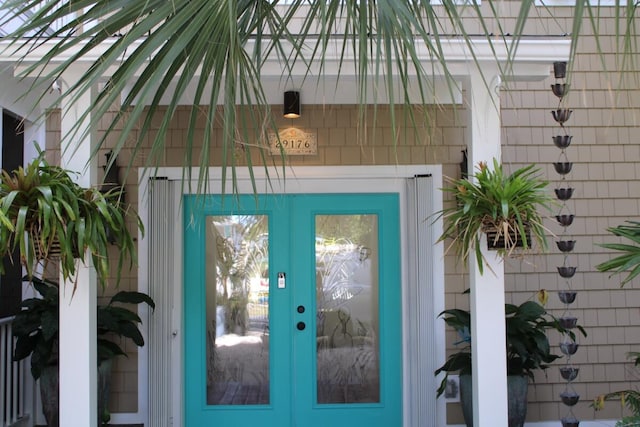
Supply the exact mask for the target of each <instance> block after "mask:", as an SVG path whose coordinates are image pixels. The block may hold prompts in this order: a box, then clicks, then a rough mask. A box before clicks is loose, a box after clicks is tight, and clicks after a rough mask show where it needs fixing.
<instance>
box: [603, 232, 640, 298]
mask: <svg viewBox="0 0 640 427" xmlns="http://www.w3.org/2000/svg"><path fill="white" fill-rule="evenodd" d="M607 231H608V232H610V233H611V234H613V235H614V236H618V237H621V238H624V239H627V240H630V241H631V243H630V244H628V243H602V244H600V245H599V246H601V247H603V248H605V249H611V250H613V251H617V252H620V254H619V255H618V256H616V257H614V258H612V259H610V260H609V261H605V262H603V263H600V264H598V265H596V268H597V269H598V271H603V272H605V271H609V272H611V275H610V276H609V277H611V276H613V275H614V274H621V273H625V272H628V274H627V276H626V277H625V278H624V279H623V280H622V282H621V283H620V286H624V285H625V284H627V283H629V282H630V281H631V280H633V279H634V278H635V277H637V276H638V275H639V274H640V222H637V221H627V225H625V224H622V225H619V226H617V227H609V228H607Z"/></svg>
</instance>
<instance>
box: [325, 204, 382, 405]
mask: <svg viewBox="0 0 640 427" xmlns="http://www.w3.org/2000/svg"><path fill="white" fill-rule="evenodd" d="M315 229H316V232H315V241H316V245H315V259H316V339H317V343H318V345H317V354H316V360H317V362H316V369H317V372H316V378H317V403H319V404H325V403H376V402H379V401H380V371H379V351H378V350H379V349H378V338H379V319H378V256H377V254H378V250H377V249H378V218H377V215H316V219H315Z"/></svg>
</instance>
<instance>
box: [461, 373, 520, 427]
mask: <svg viewBox="0 0 640 427" xmlns="http://www.w3.org/2000/svg"><path fill="white" fill-rule="evenodd" d="M528 389H529V380H528V378H527V377H524V376H520V375H509V376H507V395H508V396H509V400H508V408H509V410H508V412H509V416H508V418H509V427H522V426H523V425H524V420H525V418H526V417H527V391H528ZM471 390H472V384H471V375H460V404H461V405H462V415H463V417H464V422H465V424H466V425H467V427H473V396H472V391H471Z"/></svg>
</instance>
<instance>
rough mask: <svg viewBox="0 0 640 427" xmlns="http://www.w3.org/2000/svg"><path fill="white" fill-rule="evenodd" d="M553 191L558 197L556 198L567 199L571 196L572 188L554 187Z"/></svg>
mask: <svg viewBox="0 0 640 427" xmlns="http://www.w3.org/2000/svg"><path fill="white" fill-rule="evenodd" d="M554 191H555V192H556V197H557V198H558V200H562V201H565V200H569V199H570V198H571V196H573V188H571V187H568V188H556V189H555V190H554Z"/></svg>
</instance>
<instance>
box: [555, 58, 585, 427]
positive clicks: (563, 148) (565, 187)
mask: <svg viewBox="0 0 640 427" xmlns="http://www.w3.org/2000/svg"><path fill="white" fill-rule="evenodd" d="M566 71H567V63H566V62H556V63H554V64H553V73H554V76H555V78H556V82H555V83H554V84H552V85H551V90H552V91H553V94H554V95H555V96H556V97H558V99H559V101H558V108H557V109H556V110H553V111H551V114H552V115H553V119H554V120H555V121H556V123H558V124H559V125H560V130H561V132H560V133H559V134H558V135H556V136H554V137H553V143H554V145H555V146H556V147H557V148H559V149H560V155H559V157H558V161H557V162H555V163H553V166H554V168H555V170H556V172H557V173H558V174H559V175H560V176H561V179H560V181H559V183H558V186H557V188H556V189H555V193H556V197H557V198H558V200H560V202H561V208H560V210H559V212H558V214H557V215H556V220H557V221H558V224H559V225H560V226H561V227H562V228H563V231H562V234H561V235H559V240H557V241H556V245H557V247H558V249H559V250H560V252H562V253H563V255H564V261H563V263H562V266H559V267H557V269H558V274H559V275H560V277H561V278H562V279H563V280H564V284H565V287H564V289H561V290H560V291H558V297H559V298H560V301H561V302H562V303H563V304H564V312H563V314H562V316H561V317H560V318H559V319H558V320H559V322H560V325H561V326H562V327H563V328H565V329H567V330H569V331H571V330H572V329H574V328H575V327H576V325H577V321H578V318H577V317H575V316H573V315H571V313H570V310H569V306H570V305H571V304H573V302H574V301H575V299H576V292H575V291H573V290H572V289H571V278H572V277H573V276H574V274H575V273H576V267H574V266H571V265H570V261H571V256H570V255H571V252H572V251H573V249H574V248H575V245H576V241H575V240H573V239H572V238H571V235H570V234H569V232H568V228H569V226H571V224H572V223H573V219H574V217H575V216H574V215H573V214H572V213H571V211H570V209H569V208H568V206H567V201H568V200H569V199H571V196H573V190H574V189H573V188H572V187H570V184H569V182H567V175H568V174H569V173H570V172H571V168H572V166H573V162H570V161H569V159H568V157H567V148H568V147H569V145H571V139H572V138H573V137H572V136H571V135H569V134H568V130H567V128H566V127H565V123H566V122H567V121H568V120H569V118H570V117H571V113H572V110H570V109H567V108H563V104H562V100H563V98H564V96H565V95H566V93H567V92H568V88H569V86H568V84H567V83H566V82H565V79H566ZM562 337H563V338H562V340H563V341H562V342H561V343H560V351H561V352H562V353H563V354H564V355H565V357H566V358H565V361H566V363H565V365H564V366H562V367H561V368H560V375H561V376H562V378H563V379H564V380H565V381H566V385H565V389H564V391H562V392H561V393H560V399H561V400H562V403H563V404H564V405H566V406H567V408H568V412H567V414H566V415H565V416H564V417H562V418H561V421H562V426H563V427H578V424H579V423H580V421H579V420H578V419H577V418H576V416H575V415H574V414H573V407H574V406H575V404H576V403H578V400H580V395H579V394H578V393H576V391H575V389H574V388H573V385H572V382H573V380H575V379H576V377H577V376H578V371H579V368H576V367H574V366H573V365H572V364H571V357H572V356H573V355H574V354H575V353H576V351H577V350H578V343H577V342H576V340H575V333H571V334H563V335H562Z"/></svg>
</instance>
